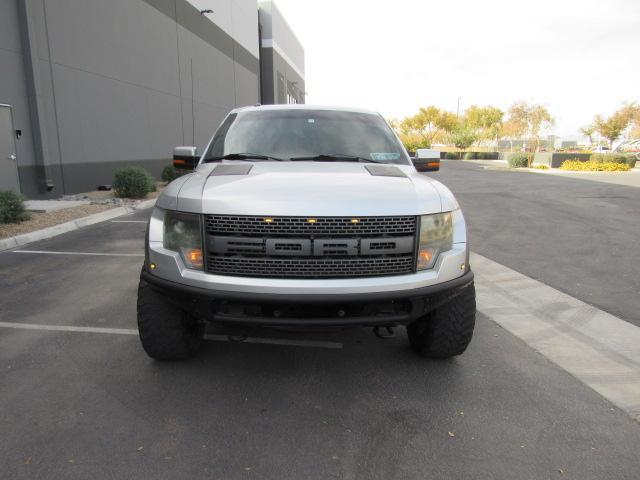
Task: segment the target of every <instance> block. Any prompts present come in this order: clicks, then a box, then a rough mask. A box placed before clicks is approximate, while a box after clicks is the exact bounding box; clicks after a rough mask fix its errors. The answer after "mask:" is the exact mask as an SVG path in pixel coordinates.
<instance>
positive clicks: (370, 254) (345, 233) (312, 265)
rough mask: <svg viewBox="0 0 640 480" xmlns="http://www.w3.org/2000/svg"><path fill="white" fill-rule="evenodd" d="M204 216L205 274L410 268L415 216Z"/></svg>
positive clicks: (351, 273)
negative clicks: (355, 218) (263, 218)
mask: <svg viewBox="0 0 640 480" xmlns="http://www.w3.org/2000/svg"><path fill="white" fill-rule="evenodd" d="M269 220H270V221H269V222H264V221H261V220H260V218H259V217H258V218H257V217H221V216H212V215H209V216H207V217H206V218H205V226H206V232H207V235H206V244H205V247H206V259H207V261H206V268H207V271H208V272H209V273H215V274H219V275H233V276H253V277H270V278H348V277H364V276H381V275H401V274H407V273H413V272H414V271H415V239H416V219H415V217H364V218H363V219H361V220H359V221H358V222H353V221H352V219H350V218H342V217H332V218H327V217H319V218H317V219H315V221H314V222H313V223H310V222H307V221H306V220H305V219H303V218H299V217H275V218H270V217H269Z"/></svg>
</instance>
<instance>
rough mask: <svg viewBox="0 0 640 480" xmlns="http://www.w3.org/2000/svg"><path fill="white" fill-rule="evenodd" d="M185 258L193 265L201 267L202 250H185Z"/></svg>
mask: <svg viewBox="0 0 640 480" xmlns="http://www.w3.org/2000/svg"><path fill="white" fill-rule="evenodd" d="M187 258H188V259H189V261H190V262H191V263H192V264H193V265H198V266H201V265H203V261H202V250H200V249H199V248H192V249H190V250H187Z"/></svg>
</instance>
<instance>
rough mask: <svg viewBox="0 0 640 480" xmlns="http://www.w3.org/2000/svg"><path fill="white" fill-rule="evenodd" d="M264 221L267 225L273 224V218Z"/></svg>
mask: <svg viewBox="0 0 640 480" xmlns="http://www.w3.org/2000/svg"><path fill="white" fill-rule="evenodd" d="M264 221H265V223H272V222H273V218H265V219H264Z"/></svg>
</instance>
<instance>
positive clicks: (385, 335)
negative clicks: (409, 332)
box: [373, 327, 396, 340]
mask: <svg viewBox="0 0 640 480" xmlns="http://www.w3.org/2000/svg"><path fill="white" fill-rule="evenodd" d="M373 334H374V335H375V336H376V337H378V338H381V339H382V340H389V339H390V338H394V337H395V336H396V332H395V330H394V329H393V327H373Z"/></svg>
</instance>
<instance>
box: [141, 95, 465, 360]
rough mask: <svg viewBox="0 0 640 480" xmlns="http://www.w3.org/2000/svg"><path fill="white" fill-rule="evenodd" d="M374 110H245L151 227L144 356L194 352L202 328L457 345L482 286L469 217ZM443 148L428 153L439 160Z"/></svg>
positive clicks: (420, 155)
mask: <svg viewBox="0 0 640 480" xmlns="http://www.w3.org/2000/svg"><path fill="white" fill-rule="evenodd" d="M432 153H433V151H418V152H417V155H416V156H415V157H414V158H410V157H409V155H408V153H407V151H406V150H405V148H404V147H403V145H402V144H401V142H400V141H399V139H398V137H397V136H396V135H395V133H394V131H393V130H392V129H391V128H390V126H389V125H388V124H387V122H386V121H385V120H384V119H383V118H382V116H381V115H379V114H378V113H375V112H371V111H365V110H359V109H345V108H335V107H315V106H309V105H270V106H254V107H244V108H238V109H235V110H233V111H231V113H230V114H229V115H228V116H227V117H226V118H225V119H224V121H223V122H222V123H221V124H220V126H219V127H218V129H217V131H216V132H215V134H214V135H213V137H212V139H211V141H210V142H209V144H208V145H207V146H206V148H205V150H204V152H203V154H202V155H198V153H197V150H196V148H195V147H176V148H175V150H174V164H175V165H176V166H177V167H179V168H182V169H185V170H192V172H190V173H188V174H186V175H183V176H181V177H179V178H178V179H176V180H174V181H173V182H171V183H170V184H169V185H168V186H167V188H166V189H165V190H164V191H163V192H162V195H160V197H159V198H158V200H157V203H156V206H155V209H154V211H153V213H152V215H151V219H150V221H149V225H148V230H147V237H146V252H145V261H144V266H143V268H142V273H141V278H140V284H139V289H138V326H139V333H140V339H141V341H142V346H143V348H144V350H145V351H146V352H147V354H148V355H149V356H151V357H153V358H156V359H163V360H171V359H179V358H187V357H191V356H193V355H195V354H196V352H197V351H198V349H199V347H200V345H201V343H202V339H203V336H204V331H205V327H206V324H207V323H208V322H213V323H216V324H219V325H224V326H226V327H229V328H230V329H232V330H233V331H236V332H238V331H239V332H242V331H243V329H248V328H255V327H257V326H263V327H281V328H282V327H296V329H299V327H305V328H322V327H350V326H364V327H371V328H373V329H374V331H375V332H377V333H378V334H379V336H386V335H387V334H388V333H389V332H392V329H393V328H394V327H397V326H400V325H404V326H406V330H407V335H408V338H409V343H410V345H411V348H412V349H413V350H414V351H415V352H416V353H418V354H419V355H422V356H425V357H440V358H443V357H451V356H454V355H459V354H461V353H463V352H464V351H465V349H466V348H467V346H468V344H469V342H470V341H471V337H472V335H473V329H474V324H475V311H476V305H475V290H474V284H473V273H472V271H471V269H470V266H469V244H468V240H467V229H466V224H465V219H464V217H463V215H462V212H461V210H460V207H459V205H458V202H457V201H456V199H455V198H454V196H453V195H452V194H451V192H450V191H449V190H448V189H447V188H446V187H445V186H444V185H442V184H441V183H439V182H438V181H436V180H434V179H433V178H431V177H429V176H427V175H425V174H423V173H421V172H425V171H436V170H438V168H439V166H440V157H439V155H433V154H432ZM436 153H437V152H436Z"/></svg>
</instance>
